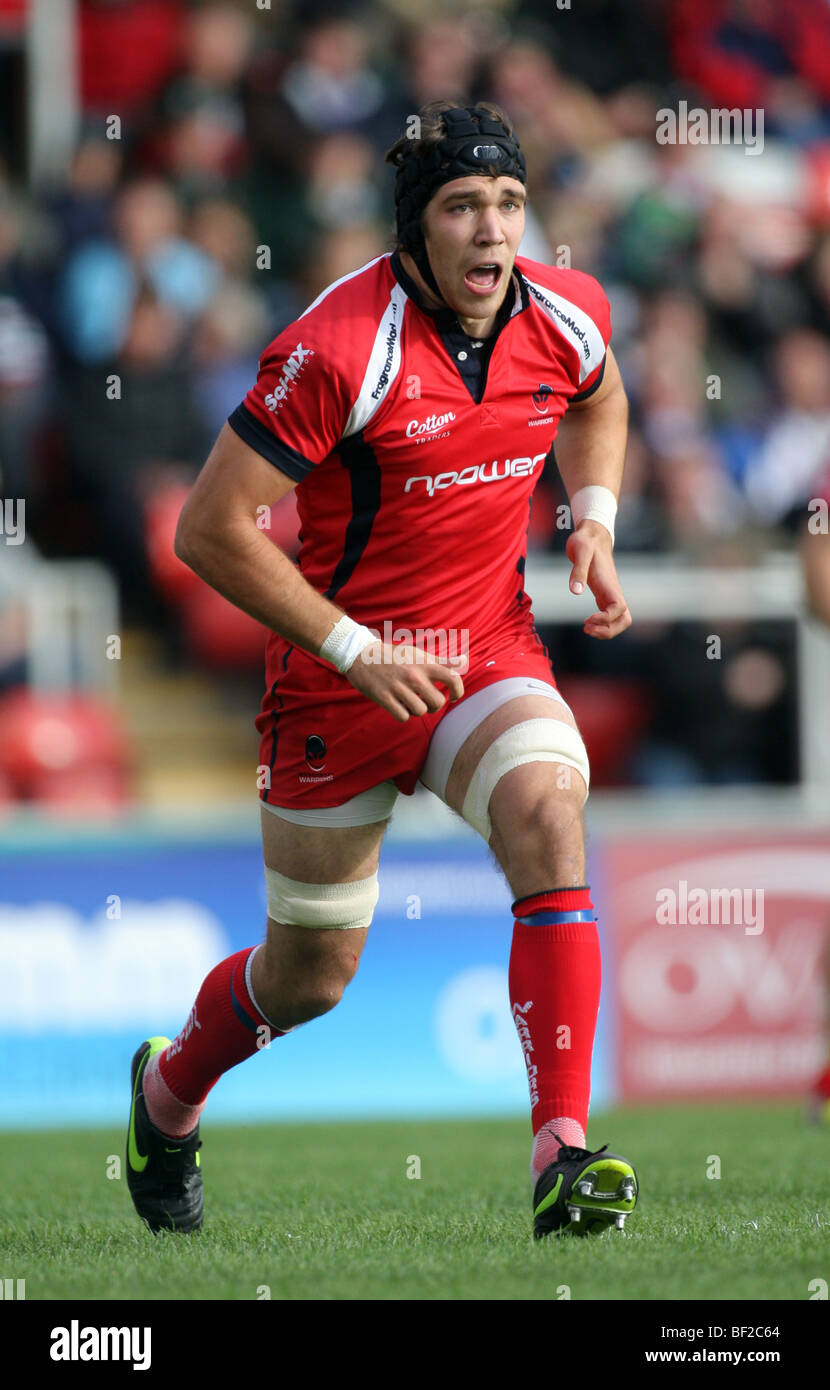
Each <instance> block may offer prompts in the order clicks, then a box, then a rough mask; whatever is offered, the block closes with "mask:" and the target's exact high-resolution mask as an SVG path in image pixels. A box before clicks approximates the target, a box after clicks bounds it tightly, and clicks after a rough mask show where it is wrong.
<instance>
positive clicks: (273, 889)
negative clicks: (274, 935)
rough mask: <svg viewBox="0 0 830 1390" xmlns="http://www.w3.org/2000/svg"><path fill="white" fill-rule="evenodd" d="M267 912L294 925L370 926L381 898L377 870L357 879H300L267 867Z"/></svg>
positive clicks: (280, 920) (276, 918) (344, 927)
mask: <svg viewBox="0 0 830 1390" xmlns="http://www.w3.org/2000/svg"><path fill="white" fill-rule="evenodd" d="M265 886H266V890H267V895H268V916H269V917H270V918H272V920H273V921H275V922H284V923H285V924H286V925H287V926H293V927H329V928H333V929H335V930H337V929H346V928H348V927H368V926H369V924H370V923H371V921H372V915H373V913H374V910H375V905H376V903H377V900H378V895H379V892H380V888H379V886H378V876H377V874H372V876H371V878H359V879H358V880H357V881H356V882H355V883H298V882H297V880H296V879H294V878H286V877H285V875H284V874H280V873H277V871H276V869H269V868H267V867H266V869H265Z"/></svg>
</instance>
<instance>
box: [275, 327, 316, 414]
mask: <svg viewBox="0 0 830 1390" xmlns="http://www.w3.org/2000/svg"><path fill="white" fill-rule="evenodd" d="M313 356H314V348H304V347H303V345H302V343H298V344H297V346H296V347H295V349H294V351H293V352H292V354H291V356H290V357H289V359H288V361H287V362H286V364H285V366H284V367H283V369H282V373H281V375H280V379H279V381H278V382H277V384H276V386H275V387H274V389H273V391H270V392H269V393H268V395H267V396H266V397H265V404H266V405H267V407H268V409H269V410H279V408H280V406H281V405H282V403H283V401H284V400H285V398H286V396H287V395H288V394H289V392H290V391H291V389H292V387H293V385H294V382H295V381H296V379H297V377H298V376H299V375H300V372H301V371H302V370H303V367H304V366H305V364H306V359H307V358H309V357H313Z"/></svg>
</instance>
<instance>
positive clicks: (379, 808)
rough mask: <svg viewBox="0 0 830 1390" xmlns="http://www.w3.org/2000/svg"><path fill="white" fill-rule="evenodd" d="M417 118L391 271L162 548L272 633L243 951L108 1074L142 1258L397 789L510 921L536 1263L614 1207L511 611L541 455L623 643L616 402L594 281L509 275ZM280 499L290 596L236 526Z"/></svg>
mask: <svg viewBox="0 0 830 1390" xmlns="http://www.w3.org/2000/svg"><path fill="white" fill-rule="evenodd" d="M419 121H420V131H419V132H418V133H417V138H409V133H408V134H407V135H406V136H404V137H402V138H401V139H400V140H398V141H397V143H396V144H395V145H394V146H393V147H392V149H391V150H390V151H389V152H388V154H387V156H386V158H387V161H388V162H389V163H391V164H393V165H394V166H395V168H396V171H397V172H396V183H395V201H396V219H397V242H396V247H395V250H394V251H393V252H390V253H386V254H384V255H380V256H378V257H377V258H376V259H375V260H372V261H370V262H369V263H368V264H367V265H365V266H363V267H361V268H360V269H358V270H355V271H354V272H353V273H352V274H349V275H346V276H344V277H343V278H342V279H340V280H338V281H337V282H336V283H334V284H333V285H330V286H329V287H328V288H327V289H326V290H324V291H323V293H322V294H321V295H320V296H319V297H318V298H317V299H316V300H315V301H314V303H313V304H311V305H310V307H309V308H308V309H307V310H306V311H305V312H304V313H303V314H302V315H301V316H300V318H299V319H297V320H296V322H294V323H292V324H291V325H290V326H289V327H288V328H286V329H285V330H284V331H283V332H282V333H280V334H279V335H278V337H277V338H275V340H274V341H273V342H272V343H271V344H270V345H269V346H268V347H267V349H266V350H265V352H264V353H263V355H262V358H261V360H260V363H259V374H258V378H257V382H256V385H255V386H253V387H252V389H251V390H250V391H249V393H248V395H247V396H246V398H245V401H244V402H243V403H242V404H241V405H240V406H239V407H238V408H237V410H235V412H234V413H233V415H231V417H230V419H229V421H228V423H227V424H226V425H225V426H224V427H223V429H222V432H221V434H220V435H219V438H218V440H217V442H216V444H215V446H214V448H213V450H212V452H211V454H210V456H209V458H208V460H207V462H206V464H205V466H204V468H203V470H202V472H201V474H200V476H199V478H198V479H197V481H196V484H195V486H194V488H193V490H192V492H191V494H190V496H189V498H188V500H187V502H186V504H185V507H184V509H183V511H182V514H181V519H180V522H179V528H178V534H177V540H176V553H177V554H178V555H179V557H180V558H181V559H182V560H184V561H185V562H186V563H187V564H188V565H190V566H191V567H192V568H193V569H194V570H195V571H196V573H197V574H199V575H201V577H202V578H203V579H204V580H206V581H207V582H208V583H209V584H211V585H213V587H214V588H216V589H217V590H218V591H219V592H220V593H222V594H224V595H225V597H226V598H228V599H230V600H231V601H232V602H234V603H235V604H237V605H238V606H239V607H240V608H242V609H243V610H244V611H245V612H247V613H249V614H251V615H252V616H253V617H255V618H257V619H258V620H259V621H260V622H262V623H264V624H265V626H266V627H268V628H269V629H270V634H269V637H268V641H267V649H266V693H265V697H264V700H263V704H262V710H261V712H260V714H259V717H258V719H257V728H258V730H259V733H260V735H261V740H262V741H261V748H260V765H261V771H262V772H263V775H262V776H261V782H262V788H261V802H262V806H261V819H262V837H263V850H264V859H265V878H266V886H267V898H268V925H267V935H266V939H265V942H264V943H262V944H260V945H254V946H250V947H247V948H246V949H245V950H244V951H239V952H237V953H236V954H234V955H232V956H230V957H229V958H228V959H227V960H224V961H222V962H220V964H218V965H217V966H216V967H215V969H214V970H212V971H211V973H210V974H209V975H208V976H207V978H206V979H205V981H204V983H203V984H202V987H201V989H200V991H199V993H198V996H197V998H196V1002H195V1004H194V1007H193V1009H192V1011H191V1013H190V1016H189V1018H188V1020H187V1022H186V1024H185V1026H184V1028H183V1029H182V1031H181V1033H180V1034H179V1036H178V1037H177V1038H176V1039H175V1041H174V1042H172V1043H171V1042H170V1040H169V1039H167V1038H160V1037H156V1038H149V1039H147V1040H145V1041H144V1042H143V1043H142V1044H141V1045H140V1047H139V1048H138V1050H137V1052H136V1054H135V1057H134V1058H133V1063H132V1073H131V1081H132V1106H131V1111H130V1127H129V1137H128V1178H129V1186H130V1191H131V1194H132V1197H133V1201H134V1203H135V1206H136V1209H137V1211H138V1212H139V1214H140V1215H141V1216H142V1217H143V1218H144V1219H145V1221H146V1222H147V1223H148V1225H149V1226H150V1228H151V1229H153V1230H158V1229H159V1228H160V1227H163V1226H166V1227H169V1228H172V1229H175V1230H179V1231H191V1230H195V1229H197V1228H198V1227H199V1226H200V1225H201V1223H202V1219H203V1194H202V1175H201V1169H200V1166H199V1165H200V1153H199V1150H200V1147H201V1141H200V1138H199V1117H200V1114H201V1111H202V1108H203V1106H204V1104H205V1100H206V1097H207V1095H208V1092H209V1091H210V1089H211V1087H212V1086H213V1085H214V1084H215V1083H216V1081H217V1080H218V1079H219V1077H220V1076H221V1075H222V1073H223V1072H225V1071H227V1070H228V1069H229V1068H230V1067H233V1066H235V1065H236V1064H237V1063H239V1062H241V1061H243V1060H244V1059H245V1058H247V1057H249V1056H252V1055H253V1054H254V1053H255V1052H256V1051H257V1049H258V1045H261V1044H262V1042H263V1039H265V1040H269V1041H270V1040H271V1039H272V1038H278V1037H280V1036H282V1035H283V1034H285V1033H287V1032H289V1031H290V1030H291V1029H293V1028H295V1027H297V1026H298V1025H299V1024H302V1023H307V1022H308V1021H309V1020H311V1019H314V1018H316V1017H318V1016H320V1015H321V1014H324V1013H326V1012H327V1011H328V1010H329V1009H332V1008H333V1007H334V1005H335V1004H337V1002H338V1001H339V999H340V998H341V996H342V994H343V990H344V989H345V987H346V985H347V984H348V983H349V981H350V980H351V979H352V978H353V976H354V974H355V972H356V970H357V966H358V961H359V959H360V954H361V952H362V950H363V947H364V945H365V942H366V937H367V933H368V930H369V924H370V922H371V919H372V913H373V910H374V907H375V904H376V902H377V897H378V877H377V873H378V858H379V850H380V843H381V839H382V836H383V831H384V828H385V826H386V824H387V823H388V820H389V817H390V815H391V813H392V809H393V806H394V804H395V800H396V798H397V796H398V794H399V793H401V792H402V793H404V794H405V795H408V794H411V793H412V792H413V791H414V789H415V786H416V784H417V783H418V781H419V779H420V781H421V782H422V783H423V784H424V785H425V786H426V787H428V788H429V789H430V790H431V791H432V792H434V794H435V795H436V796H438V797H440V798H441V799H442V800H443V801H444V802H445V803H446V804H447V805H448V806H450V807H451V808H452V809H453V810H454V811H456V812H457V813H458V814H459V815H461V816H463V818H464V819H465V820H466V821H468V822H469V824H470V825H471V826H473V827H474V828H475V829H476V830H477V831H478V832H479V834H481V835H482V836H483V838H484V839H485V841H486V842H487V843H488V844H489V846H490V848H491V850H492V851H493V853H494V855H495V857H496V859H497V860H498V863H499V864H500V866H501V868H502V870H503V872H504V874H505V876H506V878H507V881H508V883H509V885H510V888H511V890H512V893H513V896H514V898H515V901H514V903H513V907H512V911H513V915H514V923H513V938H512V949H511V954H510V963H509V992H510V1003H511V1007H512V1013H513V1018H514V1020H515V1023H516V1026H517V1029H518V1033H519V1038H520V1041H521V1045H522V1048H523V1051H524V1055H525V1059H526V1062H527V1069H528V1077H529V1084H530V1105H531V1121H532V1130H533V1147H532V1155H531V1179H532V1184H533V1219H534V1233H535V1235H536V1236H543V1235H546V1234H547V1233H548V1232H551V1231H556V1232H560V1233H562V1232H565V1231H573V1232H575V1233H576V1234H581V1233H587V1232H591V1231H595V1230H602V1229H605V1227H606V1226H607V1225H609V1224H612V1223H613V1224H616V1225H617V1226H622V1225H623V1223H624V1221H625V1219H626V1216H627V1215H628V1214H629V1213H630V1212H631V1210H632V1209H633V1208H634V1206H635V1203H636V1201H637V1195H638V1184H637V1177H636V1174H635V1172H634V1169H633V1167H632V1165H631V1164H630V1163H629V1162H628V1160H626V1159H624V1158H621V1157H620V1156H618V1155H615V1154H610V1153H607V1152H606V1151H605V1150H606V1148H607V1146H605V1148H603V1149H600V1150H596V1151H591V1150H590V1149H588V1148H587V1146H586V1135H585V1129H586V1125H587V1121H588V1105H589V1096H590V1073H591V1058H592V1051H593V1044H594V1030H595V1025H596V1017H597V1009H598V1005H599V994H600V951H599V939H598V934H597V926H596V920H595V913H594V909H593V905H592V903H591V894H590V889H589V887H588V885H586V883H585V852H584V844H583V826H582V808H583V804H584V802H585V799H586V797H587V794H588V761H587V757H586V753H585V747H584V744H583V742H582V739H581V737H580V734H579V731H578V728H577V724H576V720H575V719H574V716H573V714H572V713H571V710H570V709H569V708H568V706H567V704H566V703H565V702H564V700H563V699H562V697H561V696H560V694H559V692H558V691H557V689H556V683H555V681H554V677H553V674H552V672H551V668H550V662H549V659H548V654H547V651H546V649H545V648H544V646H543V645H542V642H541V640H540V638H539V637H538V635H537V633H536V630H535V627H534V623H533V615H532V612H531V607H530V598H529V597H528V595H527V594H526V593H525V589H524V568H525V550H526V530H527V524H528V518H529V511H530V504H531V498H532V494H533V490H534V488H535V486H536V483H537V482H538V479H539V476H540V474H541V472H542V468H543V466H544V462H545V459H546V457H547V455H548V454H549V452H550V450H551V445H552V443H553V440H554V437H555V436H556V437H557V461H558V465H559V469H560V472H561V475H562V478H563V480H564V483H565V486H566V487H567V489H568V494H569V497H570V503H571V509H572V519H573V529H572V533H571V535H570V536H569V538H568V543H567V553H568V557H569V559H570V561H571V563H572V566H573V568H572V571H571V575H570V581H569V583H570V590H571V592H572V593H574V594H579V593H581V592H582V591H583V590H584V588H585V586H586V585H587V586H588V587H589V589H590V590H591V592H592V594H593V596H594V598H595V600H596V603H597V611H596V612H595V613H593V614H592V616H590V617H589V618H588V619H587V621H586V623H585V631H586V632H587V633H589V634H590V635H591V636H593V637H596V638H598V639H608V638H613V637H615V636H617V635H618V634H619V633H621V632H623V631H624V630H625V629H626V628H627V627H628V626H629V625H630V622H631V617H630V614H629V612H628V608H627V606H626V602H625V599H624V597H623V594H622V591H621V588H620V584H619V580H618V578H617V574H616V569H615V565H614V558H613V535H614V515H615V511H616V502H617V498H618V495H619V488H620V482H621V477H622V466H623V455H624V451H625V437H626V423H627V402H626V397H625V392H624V390H623V386H622V383H621V380H620V374H619V370H618V368H617V365H616V363H615V361H614V357H613V354H612V352H611V349H610V348H609V346H608V342H609V338H610V323H609V311H608V302H607V300H606V297H605V295H604V293H603V291H602V290H601V288H600V286H599V285H598V284H597V282H596V280H594V279H593V278H592V277H591V276H589V275H586V274H583V273H582V272H580V271H577V270H570V269H563V268H553V267H551V266H548V265H543V264H540V263H537V262H534V261H530V260H528V259H526V258H524V257H522V256H518V255H517V252H518V247H519V243H520V241H521V237H522V232H523V228H524V205H525V198H526V187H525V186H526V169H525V161H524V156H523V155H522V152H521V149H520V148H519V145H518V143H517V141H516V140H515V139H514V137H513V134H512V127H511V125H510V123H509V121H508V119H507V118H506V117H505V116H504V114H503V113H502V112H501V111H500V110H499V109H498V108H497V107H494V106H492V105H489V104H482V105H480V106H477V107H472V108H465V107H461V106H458V105H455V104H454V103H451V102H431V103H429V104H428V105H427V106H425V107H423V108H422V109H421V111H420V113H419ZM566 411H567V412H568V415H567V426H566V427H563V428H562V429H561V431H560V433H559V434H558V436H557V427H558V426H559V424H560V421H561V420H562V417H563V416H564V415H565V412H566ZM291 488H296V489H297V504H298V510H299V516H300V522H301V549H300V553H299V568H297V567H295V566H294V564H293V563H291V562H290V561H289V560H288V559H287V558H286V556H285V555H283V554H282V552H280V551H279V550H278V549H277V548H276V547H275V546H274V545H272V543H271V542H270V540H269V538H268V537H267V536H266V535H264V534H263V532H262V530H260V529H259V527H258V525H257V520H258V516H259V514H260V513H259V509H260V508H261V507H262V506H263V505H266V506H267V505H271V504H273V503H275V502H277V501H278V500H279V499H280V498H281V497H283V496H284V495H285V494H286V493H287V492H288V491H289V489H291ZM385 624H386V625H387V626H385ZM419 630H420V632H421V634H422V638H421V645H420V646H418V645H417V640H418V636H417V635H418V633H419ZM430 633H431V639H430V641H427V640H426V636H424V634H427V635H429V634H430ZM378 634H380V637H378ZM436 634H437V635H438V637H441V636H442V635H443V636H444V638H445V642H444V645H443V647H442V646H441V643H440V642H438V644H437V646H436V642H435V640H433V639H435V638H436ZM453 634H455V635H456V637H457V639H458V640H457V645H461V646H463V647H464V648H465V650H462V651H461V652H451V651H450V647H451V645H452V643H451V640H450V638H451V636H452V635H453ZM461 634H465V636H463V637H462V636H459V635H461ZM448 635H449V636H448ZM460 891H463V889H462V890H460ZM565 1040H566V1041H565ZM563 1042H564V1045H563ZM568 1044H569V1045H568Z"/></svg>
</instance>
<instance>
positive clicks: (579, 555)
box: [564, 531, 594, 594]
mask: <svg viewBox="0 0 830 1390" xmlns="http://www.w3.org/2000/svg"><path fill="white" fill-rule="evenodd" d="M564 549H566V555H567V557H569V560H573V570H571V571H570V580H569V581H567V582H569V588H570V592H571V594H581V592H583V591H584V588H585V584H587V582H588V570H589V569H591V559H592V556H594V546H592V543H591V541H589V539H588V537H580V535H578V534H577V532H576V531H574V532H573V534H571V535H570V537H569V541H567V545H566V548H564Z"/></svg>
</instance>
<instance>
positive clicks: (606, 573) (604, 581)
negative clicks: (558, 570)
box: [565, 521, 631, 638]
mask: <svg viewBox="0 0 830 1390" xmlns="http://www.w3.org/2000/svg"><path fill="white" fill-rule="evenodd" d="M565 551H566V553H567V556H568V559H569V560H570V561H571V563H572V565H573V569H572V570H571V577H570V580H569V588H570V591H571V593H572V594H581V593H582V592H583V590H584V588H585V585H586V584H587V585H588V588H589V589H590V590H591V593H592V594H593V596H594V598H595V599H596V601H597V607H598V609H599V612H597V613H592V614H591V616H590V618H587V619H586V621H585V623H584V625H583V629H582V630H583V632H585V633H587V635H588V636H589V637H602V638H607V637H618V636H619V634H620V633H621V632H625V630H626V628H627V627H631V614H630V613H629V611H628V604H627V603H626V601H625V598H624V597H623V591H622V589H621V588H620V581H619V579H618V578H617V567H616V565H615V564H614V551H613V548H612V545H611V537H610V535H609V533H608V531H607V530H606V528H605V527H604V526H603V525H602V524H601V523H600V522H599V521H582V522H580V524H579V526H578V527H577V528H576V530H575V531H573V532H572V533H571V535H570V536H569V537H568V543H567V545H566V546H565Z"/></svg>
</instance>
